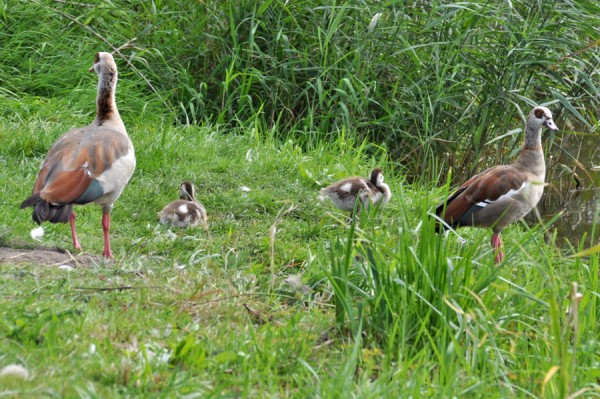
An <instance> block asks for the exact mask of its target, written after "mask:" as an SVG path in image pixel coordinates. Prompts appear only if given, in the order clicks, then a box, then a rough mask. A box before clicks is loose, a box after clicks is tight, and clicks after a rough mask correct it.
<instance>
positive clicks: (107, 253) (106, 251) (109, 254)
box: [102, 212, 113, 258]
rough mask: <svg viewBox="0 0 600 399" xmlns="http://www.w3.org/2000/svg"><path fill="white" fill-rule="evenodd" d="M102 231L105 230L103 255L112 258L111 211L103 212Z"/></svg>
mask: <svg viewBox="0 0 600 399" xmlns="http://www.w3.org/2000/svg"><path fill="white" fill-rule="evenodd" d="M102 231H103V232H104V252H102V256H104V257H105V258H112V257H113V254H112V252H111V251H110V213H104V212H103V213H102Z"/></svg>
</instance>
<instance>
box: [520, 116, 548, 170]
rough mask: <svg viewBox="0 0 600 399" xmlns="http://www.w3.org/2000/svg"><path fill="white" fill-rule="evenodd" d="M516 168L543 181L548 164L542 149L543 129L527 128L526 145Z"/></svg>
mask: <svg viewBox="0 0 600 399" xmlns="http://www.w3.org/2000/svg"><path fill="white" fill-rule="evenodd" d="M515 166H517V167H520V168H522V169H523V170H526V171H528V172H530V173H533V174H534V175H535V176H537V177H538V178H539V179H540V180H541V181H543V180H544V177H545V175H546V163H545V161H544V151H543V148H542V128H541V127H532V126H526V127H525V145H524V146H523V150H522V151H521V153H520V154H519V157H518V158H517V160H516V161H515Z"/></svg>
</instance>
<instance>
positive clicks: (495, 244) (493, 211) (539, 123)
mask: <svg viewBox="0 0 600 399" xmlns="http://www.w3.org/2000/svg"><path fill="white" fill-rule="evenodd" d="M542 127H546V128H548V129H550V130H553V131H558V128H557V127H556V125H555V124H554V120H552V113H551V112H550V110H549V109H548V108H546V107H535V108H534V109H533V110H532V111H531V112H530V113H529V116H528V117H527V122H526V125H525V146H524V147H523V149H522V150H521V153H520V154H519V156H518V158H517V159H516V161H515V162H514V163H513V164H512V165H498V166H493V167H491V168H489V169H487V170H485V171H483V172H482V173H480V174H478V175H476V176H473V177H472V178H470V179H469V180H468V181H467V182H465V183H464V184H463V185H461V186H460V187H459V188H458V190H457V191H456V192H455V193H454V194H452V195H451V196H450V197H449V198H448V199H447V200H445V201H443V202H442V203H441V204H439V205H438V206H437V208H436V210H435V213H436V215H438V216H439V217H441V218H442V220H443V221H444V222H445V223H446V224H447V225H448V226H451V227H461V226H472V227H489V228H491V229H492V232H493V234H492V241H491V244H492V248H493V249H494V252H495V254H496V255H495V257H494V261H495V262H496V263H499V262H501V261H502V259H503V257H504V255H503V253H502V249H501V245H502V240H501V239H500V233H501V232H502V230H504V229H505V228H506V227H507V226H508V225H509V224H511V223H513V222H515V221H517V220H519V219H521V218H522V217H524V216H525V215H526V214H528V213H529V212H530V211H531V210H532V209H533V208H534V207H535V206H536V205H537V203H538V201H539V200H540V198H541V197H542V193H543V192H544V177H545V174H546V164H545V163H544V152H543V149H542V138H541V132H542ZM437 227H438V230H439V229H441V228H444V227H445V226H443V225H442V224H441V223H440V222H439V221H438V225H437Z"/></svg>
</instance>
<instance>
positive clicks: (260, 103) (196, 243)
mask: <svg viewBox="0 0 600 399" xmlns="http://www.w3.org/2000/svg"><path fill="white" fill-rule="evenodd" d="M34 3H35V4H34V5H35V6H32V4H31V3H30V2H22V1H17V0H9V1H8V2H6V3H3V4H1V5H0V24H1V25H2V28H3V29H0V81H2V87H0V163H1V164H2V167H1V168H0V181H1V182H2V185H0V201H1V204H2V212H1V213H0V232H3V233H2V236H1V237H0V240H1V244H2V246H4V247H6V246H8V247H14V248H31V247H33V246H34V245H43V246H47V247H59V248H62V249H67V250H71V240H70V235H69V229H68V227H67V226H66V225H45V234H44V236H43V237H42V241H41V243H39V242H36V241H33V240H32V239H31V238H30V230H31V229H32V228H33V227H34V224H33V222H32V221H31V220H30V211H21V210H19V209H18V205H19V203H20V202H21V201H22V200H23V199H24V198H26V197H27V196H28V195H29V193H30V190H31V187H32V185H33V182H34V180H35V176H36V174H37V170H38V168H39V165H40V163H41V161H42V159H43V156H44V155H45V153H46V152H47V150H48V148H49V147H50V145H51V144H52V143H53V142H54V140H55V139H56V138H57V137H58V136H59V135H60V134H62V133H63V132H65V131H67V130H68V129H70V128H72V127H75V126H81V125H84V124H86V123H88V122H89V121H90V120H91V119H92V118H93V111H94V108H93V101H94V97H95V87H96V77H95V76H94V75H93V74H87V73H85V71H86V70H87V68H89V67H90V66H91V65H90V64H91V61H92V59H93V53H94V52H96V51H99V50H110V49H111V48H112V49H116V48H119V52H120V53H118V54H120V55H117V56H116V57H115V58H116V60H117V63H118V66H119V72H120V81H119V86H118V90H117V99H118V104H119V109H120V112H121V115H122V116H123V119H124V122H125V125H126V126H127V129H128V132H129V134H130V136H131V138H132V140H133V142H134V144H135V147H136V155H137V162H138V163H137V169H136V172H135V174H134V176H133V178H132V180H131V182H130V184H129V185H128V186H127V188H126V189H125V191H124V193H123V195H122V197H121V198H120V199H119V201H118V202H117V204H116V206H115V209H114V211H113V214H112V216H113V224H112V246H113V253H114V255H115V260H114V261H113V262H106V261H103V260H102V259H100V257H98V256H97V255H99V254H100V253H101V249H102V235H101V233H100V232H101V225H100V218H101V212H100V209H99V208H98V207H95V206H87V207H79V208H78V231H79V238H80V240H81V243H82V246H83V248H84V251H85V252H84V255H92V257H91V259H90V258H88V257H83V256H82V257H77V258H76V259H77V260H78V262H79V264H77V263H70V265H71V267H70V268H65V267H58V266H57V265H54V266H41V265H39V264H32V263H20V262H16V261H15V262H5V263H2V264H1V265H0V274H1V275H2V278H1V279H0V294H1V295H0V367H3V366H5V365H7V364H11V363H15V364H20V365H23V366H25V367H26V368H27V369H28V370H29V372H30V374H31V376H30V378H28V379H25V380H23V379H18V378H10V377H0V396H2V397H87V398H93V397H102V398H104V397H188V398H192V397H299V398H300V397H323V398H336V397H360V398H380V397H486V398H487V397H490V398H494V397H497V398H500V397H508V396H515V397H523V398H529V397H544V398H554V397H556V398H558V397H561V398H565V397H571V398H575V397H598V396H600V386H599V381H600V380H599V379H600V374H599V373H598V368H599V367H598V353H600V342H599V339H598V337H600V327H598V326H599V325H600V323H598V319H599V317H600V305H599V303H598V301H599V300H600V298H599V294H598V293H599V292H600V290H599V286H598V277H599V266H598V253H597V249H596V250H592V251H589V252H587V253H583V254H582V252H581V251H583V250H585V249H586V248H585V247H584V244H583V243H584V242H585V240H582V241H581V244H579V246H577V247H567V248H566V249H565V248H563V247H559V246H557V245H556V242H557V237H556V234H555V231H554V229H553V226H552V222H553V219H552V218H550V219H545V220H540V221H538V222H537V223H536V222H533V223H531V222H530V223H528V224H525V223H517V224H515V225H513V226H511V227H510V228H509V229H507V230H506V231H505V232H504V233H503V240H504V242H505V254H506V260H505V261H504V262H503V263H502V264H501V265H500V266H499V267H496V266H494V264H493V255H492V253H491V248H490V245H489V239H490V232H489V231H484V230H475V229H463V230H460V231H459V232H457V234H454V233H450V234H448V235H436V234H435V233H434V226H433V221H432V219H431V217H430V212H431V209H432V208H433V206H434V205H435V203H436V202H437V201H438V200H439V199H440V198H441V197H443V196H444V195H445V194H446V193H447V192H448V191H449V190H450V189H451V187H452V186H453V181H454V180H455V179H458V178H461V177H464V176H465V175H466V174H469V173H471V172H472V171H474V170H480V169H481V168H482V167H483V166H485V165H487V164H488V163H492V162H495V163H497V162H502V161H505V160H508V159H509V158H511V157H512V156H514V153H515V150H516V149H517V148H518V146H519V145H520V129H521V127H522V120H521V119H522V115H520V114H521V113H526V112H527V111H528V109H529V108H530V107H531V105H532V104H533V103H551V107H552V108H553V110H555V111H556V112H555V113H556V115H555V116H556V119H557V123H558V124H559V125H560V126H561V129H562V126H566V127H567V128H566V129H564V130H568V125H569V122H571V121H577V122H579V123H580V124H581V125H582V126H584V127H586V128H587V129H590V128H589V127H590V126H595V125H596V124H597V120H598V107H597V100H598V96H597V94H598V93H597V86H598V85H597V83H595V81H596V80H597V73H598V71H597V65H598V57H597V52H596V51H594V50H595V49H596V48H597V45H598V43H597V41H594V40H595V39H593V38H594V37H595V29H596V26H597V22H598V17H597V16H598V15H600V13H598V6H597V4H595V3H593V2H585V1H581V2H577V3H576V4H575V3H572V2H561V1H557V2H554V3H553V4H554V6H553V7H547V4H544V5H545V7H540V6H539V5H538V4H536V5H535V6H530V5H529V3H525V2H519V1H513V2H511V3H498V4H496V3H494V4H491V3H483V2H470V3H468V4H467V3H451V2H435V1H434V2H430V3H427V4H416V3H415V4H413V5H404V4H400V3H390V4H383V3H381V2H375V1H361V2H353V1H349V2H343V3H342V2H332V3H331V4H328V5H322V4H320V5H318V6H317V5H315V3H314V2H312V1H307V0H304V1H294V2H287V3H288V4H286V2H281V1H265V2H254V1H239V2H203V3H198V2H196V1H185V0H181V1H167V2H161V1H156V2H143V1H139V2H136V1H134V2H128V3H127V5H126V6H125V5H124V4H122V3H120V2H113V1H105V2H101V3H98V4H87V3H81V2H56V1H35V2H34ZM540 4H541V3H540ZM590 131H592V132H593V128H591V129H590ZM558 142H560V140H559V137H549V138H548V140H547V141H546V142H545V143H546V147H547V148H546V149H547V150H548V152H547V153H548V154H549V157H550V155H552V154H553V150H555V149H556V148H555V147H556V145H558V144H556V143H558ZM563 155H565V154H563ZM576 161H577V157H572V156H571V157H569V156H567V155H565V156H564V158H561V161H560V162H563V163H564V164H565V168H563V169H564V170H572V171H576V170H579V169H585V168H586V167H587V166H586V165H582V164H581V163H577V162H576ZM555 162H556V161H552V162H549V164H550V165H552V166H555V167H556V163H555ZM375 166H379V167H382V168H383V170H384V173H385V176H386V182H388V183H389V184H390V187H391V190H392V193H393V197H392V199H391V201H390V202H389V204H387V206H385V207H384V208H382V209H372V210H371V211H369V212H367V213H365V214H363V215H362V216H361V217H360V218H359V219H358V220H357V221H355V223H350V222H349V221H348V219H347V217H346V215H342V214H340V213H339V212H336V210H335V209H334V208H333V206H332V204H331V203H329V202H322V201H319V199H318V192H319V188H321V187H323V186H324V185H326V184H328V183H330V182H333V181H335V180H338V179H340V178H343V177H347V176H348V175H354V174H357V175H366V174H367V173H368V172H369V171H370V170H371V168H373V167H375ZM578 168H579V169H578ZM557 169H559V170H563V169H560V165H559V167H558V168H557ZM450 170H451V171H452V175H451V176H450V178H448V176H449V174H448V171H450ZM587 172H588V173H591V171H590V170H587ZM183 180H191V181H192V182H194V183H195V184H196V187H197V193H198V195H197V197H198V199H199V200H200V201H201V202H202V203H203V204H204V205H205V206H206V209H207V211H208V217H209V229H210V235H209V234H207V233H206V232H205V231H203V230H202V229H196V230H189V229H184V230H180V229H170V228H168V227H165V226H161V225H159V224H158V222H157V212H158V211H159V210H160V209H161V208H162V206H164V205H165V204H166V203H168V202H169V201H171V200H173V199H175V198H176V197H177V191H178V186H179V183H180V182H181V181H183ZM549 180H550V179H549ZM444 183H446V184H444ZM550 189H557V187H556V186H553V187H550V188H549V190H550ZM588 237H589V242H592V243H594V242H597V240H598V231H597V229H596V227H595V226H592V228H591V229H590V231H589V232H588ZM578 253H579V254H580V255H577V254H578ZM574 283H576V284H577V285H576V286H575V285H574ZM580 295H581V296H580Z"/></svg>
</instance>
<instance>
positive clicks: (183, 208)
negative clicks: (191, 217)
mask: <svg viewBox="0 0 600 399" xmlns="http://www.w3.org/2000/svg"><path fill="white" fill-rule="evenodd" d="M177 210H178V211H179V212H180V213H183V214H185V213H188V207H187V205H186V204H181V205H179V207H178V208H177Z"/></svg>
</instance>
